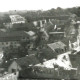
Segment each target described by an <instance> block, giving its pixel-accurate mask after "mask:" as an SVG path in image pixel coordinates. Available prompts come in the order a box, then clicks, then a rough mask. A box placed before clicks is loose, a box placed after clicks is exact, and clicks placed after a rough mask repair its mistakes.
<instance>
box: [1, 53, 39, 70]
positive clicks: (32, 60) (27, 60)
mask: <svg viewBox="0 0 80 80" xmlns="http://www.w3.org/2000/svg"><path fill="white" fill-rule="evenodd" d="M14 61H15V62H16V63H17V64H18V65H19V66H20V67H22V68H23V67H28V66H31V65H36V64H38V63H40V62H39V60H38V59H37V58H36V57H35V55H30V56H26V57H22V58H19V59H12V60H9V61H8V62H4V63H3V64H2V65H0V68H5V70H7V69H8V68H9V66H10V65H11V64H12V63H13V62H14Z"/></svg>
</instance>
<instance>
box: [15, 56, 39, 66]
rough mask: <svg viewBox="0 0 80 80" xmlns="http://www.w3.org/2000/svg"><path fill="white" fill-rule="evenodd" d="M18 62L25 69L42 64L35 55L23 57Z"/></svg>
mask: <svg viewBox="0 0 80 80" xmlns="http://www.w3.org/2000/svg"><path fill="white" fill-rule="evenodd" d="M16 62H17V64H19V65H20V66H21V67H23V66H26V67H27V66H29V65H35V64H38V63H40V62H39V60H38V59H37V58H36V56H35V55H30V56H26V57H22V58H19V59H16Z"/></svg>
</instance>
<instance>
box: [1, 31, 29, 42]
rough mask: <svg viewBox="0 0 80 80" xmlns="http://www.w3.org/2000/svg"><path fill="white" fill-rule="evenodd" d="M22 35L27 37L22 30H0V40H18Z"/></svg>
mask: <svg viewBox="0 0 80 80" xmlns="http://www.w3.org/2000/svg"><path fill="white" fill-rule="evenodd" d="M23 37H29V35H28V34H27V33H25V32H24V31H12V32H2V31H0V42H6V41H19V40H21V39H22V38H23Z"/></svg>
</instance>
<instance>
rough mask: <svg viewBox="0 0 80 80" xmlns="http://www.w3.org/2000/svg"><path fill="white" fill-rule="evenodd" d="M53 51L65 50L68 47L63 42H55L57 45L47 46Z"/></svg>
mask: <svg viewBox="0 0 80 80" xmlns="http://www.w3.org/2000/svg"><path fill="white" fill-rule="evenodd" d="M47 45H48V46H49V47H50V48H51V49H52V50H53V51H54V50H55V49H58V48H60V49H63V48H64V47H65V46H66V45H65V44H64V43H63V42H61V41H59V42H55V43H50V44H47Z"/></svg>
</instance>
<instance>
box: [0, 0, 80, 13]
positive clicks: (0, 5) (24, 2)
mask: <svg viewBox="0 0 80 80" xmlns="http://www.w3.org/2000/svg"><path fill="white" fill-rule="evenodd" d="M77 6H80V0H0V12H5V11H9V10H48V9H51V8H57V7H61V8H71V7H77Z"/></svg>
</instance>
